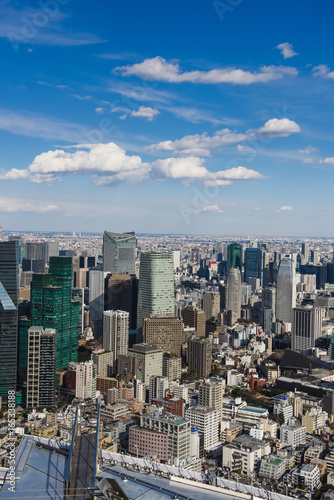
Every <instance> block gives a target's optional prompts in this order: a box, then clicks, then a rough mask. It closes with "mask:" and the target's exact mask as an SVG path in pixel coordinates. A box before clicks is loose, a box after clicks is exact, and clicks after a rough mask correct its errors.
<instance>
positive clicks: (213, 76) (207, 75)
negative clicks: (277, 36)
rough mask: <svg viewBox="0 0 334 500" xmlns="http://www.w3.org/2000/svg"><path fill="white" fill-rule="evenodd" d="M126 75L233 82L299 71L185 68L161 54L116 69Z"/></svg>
mask: <svg viewBox="0 0 334 500" xmlns="http://www.w3.org/2000/svg"><path fill="white" fill-rule="evenodd" d="M114 71H115V72H120V73H121V74H122V75H123V76H137V77H139V78H142V79H143V80H151V81H163V82H168V83H182V82H191V83H204V84H215V83H230V84H234V85H249V84H251V83H257V82H260V83H266V82H270V81H272V80H278V79H279V78H283V77H284V76H285V75H290V76H295V75H297V70H296V68H290V67H286V66H262V67H260V69H259V70H258V71H255V72H251V71H244V70H242V69H237V68H225V69H213V70H210V71H198V70H193V71H182V70H181V69H180V65H179V63H178V62H175V61H171V62H168V61H166V59H164V58H163V57H161V56H157V57H154V58H152V59H145V60H144V61H143V62H141V63H137V64H133V65H130V64H129V65H127V66H119V67H117V68H115V69H114Z"/></svg>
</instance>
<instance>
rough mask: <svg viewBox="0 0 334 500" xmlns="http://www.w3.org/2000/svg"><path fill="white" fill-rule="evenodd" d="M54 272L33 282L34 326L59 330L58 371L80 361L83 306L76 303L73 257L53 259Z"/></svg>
mask: <svg viewBox="0 0 334 500" xmlns="http://www.w3.org/2000/svg"><path fill="white" fill-rule="evenodd" d="M49 270H50V272H49V273H48V274H34V275H33V279H32V282H31V324H32V325H38V326H43V328H53V329H55V330H56V331H57V364H56V369H57V370H59V369H61V368H67V367H68V365H69V363H70V362H73V361H74V362H75V361H77V360H78V341H79V324H80V321H79V311H80V303H79V302H74V301H72V259H71V257H50V268H49Z"/></svg>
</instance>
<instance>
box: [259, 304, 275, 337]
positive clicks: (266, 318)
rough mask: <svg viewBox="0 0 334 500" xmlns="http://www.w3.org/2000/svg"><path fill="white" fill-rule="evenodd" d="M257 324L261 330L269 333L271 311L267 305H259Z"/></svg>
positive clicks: (270, 331)
mask: <svg viewBox="0 0 334 500" xmlns="http://www.w3.org/2000/svg"><path fill="white" fill-rule="evenodd" d="M259 324H260V326H262V328H263V331H264V332H265V333H266V334H267V335H270V334H271V333H272V327H273V311H272V309H270V308H269V307H260V309H259Z"/></svg>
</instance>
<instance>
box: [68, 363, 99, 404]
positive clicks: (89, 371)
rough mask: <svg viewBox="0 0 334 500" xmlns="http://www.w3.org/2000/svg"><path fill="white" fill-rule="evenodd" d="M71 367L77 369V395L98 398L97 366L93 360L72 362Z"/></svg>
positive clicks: (84, 397)
mask: <svg viewBox="0 0 334 500" xmlns="http://www.w3.org/2000/svg"><path fill="white" fill-rule="evenodd" d="M70 367H71V368H72V369H75V371H76V385H75V397H76V398H79V399H88V398H90V399H93V401H95V400H96V366H95V365H94V363H93V361H92V360H90V361H85V362H84V363H71V364H70Z"/></svg>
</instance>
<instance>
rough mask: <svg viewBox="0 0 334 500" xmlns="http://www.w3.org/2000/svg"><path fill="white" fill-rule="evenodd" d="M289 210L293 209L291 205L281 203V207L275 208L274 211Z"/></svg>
mask: <svg viewBox="0 0 334 500" xmlns="http://www.w3.org/2000/svg"><path fill="white" fill-rule="evenodd" d="M291 210H293V208H292V206H291V205H283V206H282V207H281V208H279V209H278V210H276V212H290V211H291Z"/></svg>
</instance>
